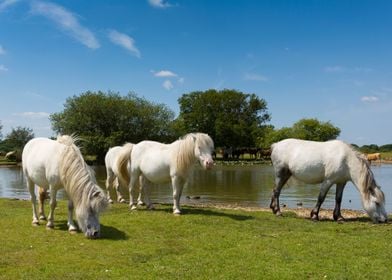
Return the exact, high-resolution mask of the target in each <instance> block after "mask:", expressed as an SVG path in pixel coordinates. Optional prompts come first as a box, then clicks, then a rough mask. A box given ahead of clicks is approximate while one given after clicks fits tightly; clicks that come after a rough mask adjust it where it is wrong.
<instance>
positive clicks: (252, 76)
mask: <svg viewBox="0 0 392 280" xmlns="http://www.w3.org/2000/svg"><path fill="white" fill-rule="evenodd" d="M244 80H246V81H260V82H266V81H268V78H267V77H266V76H263V75H260V74H254V73H246V74H245V76H244Z"/></svg>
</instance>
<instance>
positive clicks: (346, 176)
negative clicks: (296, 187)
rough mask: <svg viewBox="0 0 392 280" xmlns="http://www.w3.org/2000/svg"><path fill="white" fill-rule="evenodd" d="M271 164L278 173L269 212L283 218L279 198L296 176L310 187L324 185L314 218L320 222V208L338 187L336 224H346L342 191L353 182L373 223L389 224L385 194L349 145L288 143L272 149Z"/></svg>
mask: <svg viewBox="0 0 392 280" xmlns="http://www.w3.org/2000/svg"><path fill="white" fill-rule="evenodd" d="M271 160H272V164H273V166H274V170H275V188H274V190H273V194H272V199H271V204H270V208H271V209H272V211H273V213H274V214H277V215H281V212H280V208H279V195H280V191H281V189H282V187H283V185H284V184H285V183H286V182H287V180H288V179H289V178H290V177H291V176H293V177H295V178H297V179H298V180H300V181H302V182H305V183H308V184H319V183H320V184H321V187H320V194H319V196H318V200H317V204H316V206H315V208H314V209H313V210H312V212H311V218H312V219H313V220H318V213H319V210H320V206H321V204H322V203H323V201H324V199H325V196H326V194H327V192H328V190H329V189H330V188H331V186H332V185H334V184H336V198H335V200H336V201H335V203H336V204H335V209H334V211H333V218H334V220H343V217H342V215H341V212H340V205H341V202H342V196H343V189H344V187H345V185H346V183H347V181H351V182H353V184H354V185H355V186H356V188H357V189H358V191H359V192H360V194H361V198H362V204H363V207H364V209H365V210H366V212H367V213H368V215H369V216H370V218H371V219H372V220H373V222H375V223H376V222H380V223H382V222H386V221H387V213H386V211H385V207H384V205H385V198H384V193H383V192H382V191H381V189H380V187H379V186H377V184H376V181H375V179H374V175H373V172H372V171H371V169H370V166H369V164H368V162H367V160H366V158H365V157H364V156H363V155H362V154H360V153H358V152H357V151H355V150H354V149H353V148H352V147H351V146H350V145H348V144H346V143H344V142H342V141H339V140H332V141H327V142H314V141H305V140H298V139H286V140H283V141H280V142H278V143H275V144H273V145H272V154H271Z"/></svg>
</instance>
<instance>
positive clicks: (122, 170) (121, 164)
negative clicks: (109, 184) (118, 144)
mask: <svg viewBox="0 0 392 280" xmlns="http://www.w3.org/2000/svg"><path fill="white" fill-rule="evenodd" d="M132 149H133V144H132V143H126V144H125V145H124V146H123V147H122V149H121V152H120V154H119V156H118V160H117V169H118V179H119V180H120V183H122V184H123V185H128V184H129V180H130V177H129V172H128V169H127V165H128V162H130V161H131V153H132Z"/></svg>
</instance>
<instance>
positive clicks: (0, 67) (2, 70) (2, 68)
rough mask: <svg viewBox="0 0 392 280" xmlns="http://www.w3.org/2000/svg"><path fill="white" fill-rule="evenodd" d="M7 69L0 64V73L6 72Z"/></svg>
mask: <svg viewBox="0 0 392 280" xmlns="http://www.w3.org/2000/svg"><path fill="white" fill-rule="evenodd" d="M7 71H8V68H7V67H5V66H4V65H3V64H0V72H7Z"/></svg>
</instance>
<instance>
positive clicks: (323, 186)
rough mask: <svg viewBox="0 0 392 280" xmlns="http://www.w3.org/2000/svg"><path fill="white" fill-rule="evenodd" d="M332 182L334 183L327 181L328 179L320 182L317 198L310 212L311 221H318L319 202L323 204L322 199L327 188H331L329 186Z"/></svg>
mask: <svg viewBox="0 0 392 280" xmlns="http://www.w3.org/2000/svg"><path fill="white" fill-rule="evenodd" d="M333 184H334V183H332V182H331V181H329V180H325V181H323V182H322V183H321V185H320V193H319V196H318V199H317V203H316V206H315V207H314V208H313V210H312V211H311V212H310V218H311V219H312V220H313V221H318V219H319V216H318V214H319V212H320V207H321V204H323V202H324V199H325V196H326V195H327V193H328V191H329V189H330V188H331V186H332V185H333Z"/></svg>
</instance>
